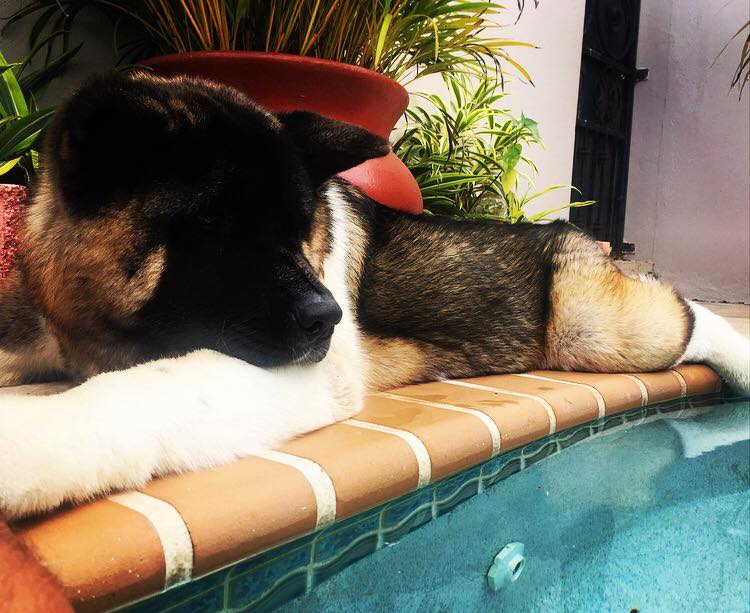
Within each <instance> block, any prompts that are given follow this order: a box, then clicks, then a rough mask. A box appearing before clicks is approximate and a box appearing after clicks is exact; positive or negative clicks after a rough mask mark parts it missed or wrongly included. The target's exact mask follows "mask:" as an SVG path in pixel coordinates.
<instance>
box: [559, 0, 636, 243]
mask: <svg viewBox="0 0 750 613" xmlns="http://www.w3.org/2000/svg"><path fill="white" fill-rule="evenodd" d="M639 15H640V0H586V13H585V22H584V32H583V53H582V58H581V76H580V84H579V89H578V113H577V120H576V140H575V149H574V158H573V177H572V181H571V182H572V183H573V185H575V186H576V187H578V188H579V189H580V190H581V192H582V195H583V198H585V199H586V200H596V201H597V204H596V205H595V206H591V207H584V208H577V209H571V212H570V220H571V221H572V222H573V223H574V224H576V225H577V226H579V227H581V228H584V229H585V230H587V231H588V232H590V233H591V234H592V235H593V236H594V237H595V238H596V239H597V240H601V241H609V242H610V243H612V247H613V251H614V252H615V253H619V252H620V251H621V249H622V239H623V229H624V224H625V200H626V195H627V187H628V158H629V154H630V128H631V121H632V115H633V86H634V85H635V83H636V81H637V80H638V78H639V72H638V71H637V70H636V50H637V46H638V21H639ZM573 199H574V200H578V199H580V198H579V196H578V194H574V195H573Z"/></svg>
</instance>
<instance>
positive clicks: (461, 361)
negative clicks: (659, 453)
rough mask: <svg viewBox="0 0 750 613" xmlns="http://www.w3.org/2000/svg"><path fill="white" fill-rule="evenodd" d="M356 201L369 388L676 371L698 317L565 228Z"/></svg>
mask: <svg viewBox="0 0 750 613" xmlns="http://www.w3.org/2000/svg"><path fill="white" fill-rule="evenodd" d="M349 189H350V192H349V193H350V194H351V196H352V200H353V201H354V202H356V204H355V206H354V207H353V211H355V212H356V214H357V216H358V219H359V221H360V223H361V224H362V226H363V227H364V229H365V232H364V234H365V235H366V236H368V237H369V240H368V243H367V246H366V248H365V257H364V262H365V264H364V266H363V268H362V271H361V276H360V278H359V282H358V287H357V319H358V321H359V323H360V326H361V328H362V331H363V332H364V334H365V343H366V346H367V347H368V351H369V353H371V355H372V356H373V357H374V356H377V358H375V359H373V369H372V370H373V378H372V381H371V382H370V387H371V388H374V389H382V388H384V387H391V386H393V385H396V384H403V383H409V382H414V381H426V380H434V379H437V378H450V377H468V376H477V375H485V374H492V373H503V372H523V371H526V370H532V369H540V368H550V369H559V370H585V371H598V372H628V371H631V372H632V371H650V370H659V369H663V368H667V367H669V366H671V365H673V364H675V363H676V362H677V360H678V359H679V357H680V356H681V355H682V353H683V351H684V349H685V346H686V344H687V342H688V340H689V338H690V333H691V326H692V317H691V313H690V311H689V309H688V308H687V305H686V303H685V301H684V300H683V299H682V298H681V297H680V296H679V295H678V294H677V293H676V292H675V291H674V290H673V289H671V288H669V287H667V286H664V285H661V284H657V283H655V282H650V283H645V282H643V281H640V280H636V279H632V278H630V277H628V276H626V275H625V274H623V273H622V272H621V271H620V270H619V269H618V268H617V266H616V265H615V264H614V262H612V260H611V259H610V258H609V257H608V256H606V255H605V254H604V253H603V252H602V251H601V250H600V249H599V247H598V246H597V245H596V243H595V242H594V241H592V240H591V239H590V238H589V237H588V236H587V235H585V234H584V233H583V232H581V231H580V230H578V229H577V228H575V227H574V226H571V225H570V224H568V223H566V222H561V221H560V222H555V223H552V224H548V225H538V224H537V225H534V224H515V225H512V224H497V223H494V222H487V221H483V220H477V221H466V220H460V221H459V220H454V219H450V218H446V217H437V216H420V217H413V216H408V215H403V214H401V213H398V212H396V211H393V210H390V209H386V208H384V207H381V206H378V205H377V204H375V203H373V202H372V201H368V199H367V198H365V197H363V196H362V195H361V194H358V193H357V191H356V190H355V189H353V188H349Z"/></svg>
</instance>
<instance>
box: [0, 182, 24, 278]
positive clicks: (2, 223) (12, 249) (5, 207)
mask: <svg viewBox="0 0 750 613" xmlns="http://www.w3.org/2000/svg"><path fill="white" fill-rule="evenodd" d="M26 194H27V191H26V188H25V187H23V186H22V185H8V184H5V183H0V285H2V283H3V279H4V278H5V276H6V275H7V274H8V272H9V271H10V269H11V268H12V267H13V262H14V261H15V259H16V253H17V252H18V218H19V215H20V211H21V207H22V206H23V204H24V203H25V202H26Z"/></svg>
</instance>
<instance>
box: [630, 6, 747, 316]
mask: <svg viewBox="0 0 750 613" xmlns="http://www.w3.org/2000/svg"><path fill="white" fill-rule="evenodd" d="M749 18H750V3H748V2H747V0H729V1H726V0H725V1H724V2H714V1H713V0H692V1H691V2H684V1H680V0H642V10H641V29H640V40H639V48H638V63H639V66H643V67H646V68H649V69H650V75H649V79H648V81H645V82H643V83H641V84H639V85H637V86H636V91H635V107H634V113H633V136H632V144H631V156H630V176H629V182H628V203H627V211H626V220H625V240H626V241H628V242H633V243H635V247H636V253H635V255H636V258H637V259H642V260H650V261H653V262H654V263H655V264H656V269H657V271H658V272H659V273H660V274H661V275H662V277H664V278H665V279H666V280H668V281H670V282H672V283H674V284H675V285H676V286H677V287H678V289H680V290H681V291H682V292H683V293H684V294H685V295H686V296H688V297H689V298H698V299H703V300H714V301H727V302H745V303H747V302H750V289H749V287H748V286H749V285H750V239H749V237H750V201H749V198H750V90H748V89H746V90H745V95H744V97H743V100H742V101H741V102H738V100H737V92H736V91H731V92H730V91H729V89H728V85H729V80H730V77H731V74H732V72H733V70H734V68H735V66H736V63H737V60H738V54H739V47H740V43H739V41H735V44H733V45H732V46H731V47H730V49H728V50H727V52H726V53H725V54H724V55H722V56H721V57H720V58H719V59H718V60H716V57H717V55H718V53H719V52H720V51H721V48H722V47H723V46H724V44H725V43H726V42H727V41H728V40H729V38H731V36H732V35H733V34H734V33H735V32H736V31H737V30H738V29H739V27H740V26H741V25H742V24H743V23H745V22H746V21H747V20H748V19H749ZM714 60H716V62H715V63H714Z"/></svg>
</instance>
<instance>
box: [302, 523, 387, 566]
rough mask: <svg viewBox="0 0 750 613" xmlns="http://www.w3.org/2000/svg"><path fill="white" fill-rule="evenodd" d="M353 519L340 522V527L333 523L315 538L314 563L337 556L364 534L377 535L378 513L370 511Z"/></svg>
mask: <svg viewBox="0 0 750 613" xmlns="http://www.w3.org/2000/svg"><path fill="white" fill-rule="evenodd" d="M353 519H354V520H355V521H349V522H347V523H345V524H342V525H341V527H339V526H335V525H334V526H332V527H331V528H328V529H327V530H326V531H325V532H323V533H322V534H320V535H319V536H318V538H317V539H315V549H314V553H313V559H314V562H315V563H316V564H318V563H321V562H325V561H326V560H329V559H330V558H334V557H336V556H338V555H339V554H340V553H341V552H342V551H343V550H344V549H346V548H347V547H349V545H351V544H352V543H353V542H354V541H356V540H357V539H358V538H360V537H362V536H364V535H365V534H374V535H375V536H376V537H377V532H378V527H379V524H380V514H379V513H371V514H369V515H365V516H364V517H355V518H353ZM376 540H377V538H376Z"/></svg>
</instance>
